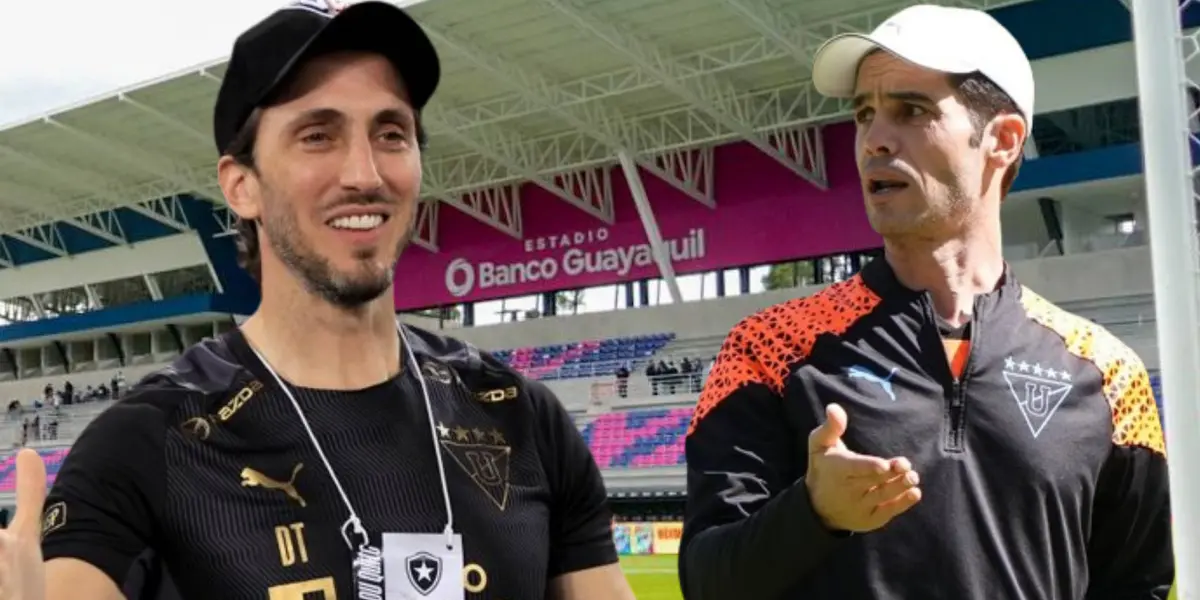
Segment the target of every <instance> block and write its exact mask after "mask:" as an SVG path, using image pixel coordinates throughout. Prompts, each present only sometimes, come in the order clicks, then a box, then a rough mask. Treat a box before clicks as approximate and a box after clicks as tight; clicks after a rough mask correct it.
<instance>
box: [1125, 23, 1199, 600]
mask: <svg viewBox="0 0 1200 600" xmlns="http://www.w3.org/2000/svg"><path fill="white" fill-rule="evenodd" d="M1130 12H1131V13H1132V18H1133V39H1134V48H1135V54H1136V57H1137V76H1138V96H1139V98H1138V102H1139V104H1140V112H1141V126H1142V152H1143V156H1144V160H1143V164H1144V165H1145V169H1144V172H1145V179H1146V208H1147V213H1148V214H1149V219H1150V224H1149V226H1148V231H1149V234H1150V235H1149V237H1150V254H1151V265H1152V269H1153V273H1154V308H1155V313H1156V315H1157V330H1158V348H1159V353H1158V354H1159V362H1160V364H1161V368H1162V395H1163V411H1164V412H1165V421H1166V438H1167V447H1168V449H1169V450H1168V452H1167V454H1168V456H1170V457H1171V458H1170V460H1168V462H1167V464H1168V468H1169V470H1170V479H1171V484H1170V485H1171V512H1172V518H1173V521H1174V523H1173V527H1174V535H1173V542H1174V549H1175V564H1176V565H1178V569H1177V570H1176V585H1177V589H1176V591H1177V593H1178V598H1179V600H1197V599H1200V477H1197V476H1196V474H1195V472H1194V471H1195V464H1196V463H1194V462H1192V461H1196V460H1200V428H1198V427H1197V423H1200V396H1198V395H1197V394H1198V393H1200V315H1198V314H1197V312H1198V306H1197V304H1198V303H1200V295H1198V294H1200V289H1198V286H1197V277H1198V276H1200V264H1198V259H1200V256H1198V249H1197V239H1196V205H1195V195H1194V194H1195V192H1194V190H1195V187H1194V186H1195V184H1194V179H1193V174H1192V159H1191V152H1190V150H1189V145H1188V134H1189V131H1188V110H1187V107H1186V105H1185V103H1184V98H1185V96H1184V90H1186V89H1187V79H1186V74H1185V71H1184V64H1183V60H1182V59H1181V57H1180V42H1181V40H1182V37H1183V32H1182V29H1181V28H1180V23H1179V6H1178V4H1177V3H1176V2H1162V1H1159V0H1149V1H1145V2H1143V1H1140V0H1139V1H1136V2H1131V3H1130ZM1188 471H1192V472H1190V473H1189V472H1188Z"/></svg>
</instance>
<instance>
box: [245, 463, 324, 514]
mask: <svg viewBox="0 0 1200 600" xmlns="http://www.w3.org/2000/svg"><path fill="white" fill-rule="evenodd" d="M303 468H304V463H297V464H296V467H295V468H293V469H292V477H291V479H288V480H287V481H277V480H275V479H271V478H270V477H267V476H266V475H263V474H262V473H260V472H258V471H255V470H254V469H251V468H250V467H246V468H244V469H242V487H261V488H263V489H267V490H278V491H281V492H283V493H285V494H287V496H288V498H291V499H292V500H295V501H296V503H297V504H299V505H300V508H304V507H305V506H308V504H307V503H306V502H304V498H302V497H301V496H300V492H297V491H296V475H299V474H300V469H303Z"/></svg>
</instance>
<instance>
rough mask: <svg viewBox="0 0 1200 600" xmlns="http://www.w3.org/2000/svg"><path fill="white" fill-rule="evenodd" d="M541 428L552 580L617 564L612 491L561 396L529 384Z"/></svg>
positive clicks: (538, 385)
mask: <svg viewBox="0 0 1200 600" xmlns="http://www.w3.org/2000/svg"><path fill="white" fill-rule="evenodd" d="M527 389H528V390H529V394H530V397H531V399H532V401H533V405H534V410H536V411H537V412H538V420H539V422H540V423H541V424H542V427H541V432H540V433H541V435H540V437H541V439H542V444H541V446H542V461H543V463H544V464H545V467H546V477H547V479H548V480H549V482H550V493H551V497H552V498H553V501H552V502H553V507H552V509H551V516H550V536H551V538H550V571H549V576H550V577H556V576H558V575H563V574H566V573H571V572H574V571H582V570H584V569H589V568H592V567H599V566H603V565H609V564H613V563H615V562H617V548H616V545H615V544H614V542H613V536H612V511H611V510H610V508H609V504H608V491H607V490H606V489H605V487H604V479H603V478H602V477H601V476H600V467H598V466H597V465H596V461H595V459H594V458H593V457H592V452H591V450H590V449H589V448H588V446H587V442H585V441H584V439H583V436H582V435H581V434H580V433H579V429H578V428H576V426H575V423H574V421H573V420H572V419H571V415H570V414H568V413H567V411H566V409H564V408H563V406H562V404H561V403H560V402H559V401H558V398H556V397H555V396H554V393H553V392H551V391H550V390H549V389H548V388H546V386H545V385H543V384H541V383H538V382H534V381H531V382H528V383H527Z"/></svg>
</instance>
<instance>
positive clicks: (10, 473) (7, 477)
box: [0, 447, 70, 494]
mask: <svg viewBox="0 0 1200 600" xmlns="http://www.w3.org/2000/svg"><path fill="white" fill-rule="evenodd" d="M69 450H70V448H63V447H59V448H38V449H37V453H38V454H40V455H42V460H43V461H44V462H45V463H46V485H47V486H49V485H53V484H54V478H55V476H57V475H58V470H59V469H60V468H62V463H63V460H64V459H66V458H67V452H68V451H69ZM16 490H17V454H16V453H15V452H14V453H12V454H9V455H8V456H6V457H4V458H3V459H0V493H4V494H11V493H13V492H15V491H16Z"/></svg>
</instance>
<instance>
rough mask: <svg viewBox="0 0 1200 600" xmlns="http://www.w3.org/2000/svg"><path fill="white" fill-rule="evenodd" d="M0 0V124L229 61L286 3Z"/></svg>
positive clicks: (272, 0) (252, 0)
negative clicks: (239, 40) (241, 40)
mask: <svg viewBox="0 0 1200 600" xmlns="http://www.w3.org/2000/svg"><path fill="white" fill-rule="evenodd" d="M0 1H2V2H3V3H4V5H5V6H4V13H5V14H4V16H3V17H0V57H4V58H3V59H0V127H3V126H5V125H9V124H12V123H14V122H18V121H24V120H27V119H30V118H33V117H37V116H41V115H42V114H45V113H48V112H53V111H54V110H55V109H58V108H62V107H65V106H68V105H72V104H77V103H80V102H83V101H86V100H88V99H91V98H94V97H96V96H101V95H104V94H106V93H109V92H113V91H115V90H117V89H118V88H122V87H128V86H131V85H134V84H137V83H141V82H144V81H147V80H151V79H157V78H159V77H162V76H164V75H168V74H171V73H174V72H176V71H180V70H183V69H186V68H188V67H192V66H195V65H198V64H201V63H205V62H208V61H210V60H215V59H223V58H226V57H227V56H228V55H229V51H230V48H231V47H232V44H233V40H234V38H235V37H237V35H238V34H239V33H240V32H242V31H243V30H245V29H246V28H248V27H249V26H250V25H253V24H254V23H255V22H256V21H258V20H259V19H261V18H262V17H264V16H266V15H267V14H269V13H270V12H271V11H272V10H274V9H276V8H278V7H280V6H283V5H284V4H286V3H287V2H286V0H206V1H203V2H190V1H185V0H101V1H96V0H0ZM399 4H405V5H407V4H413V2H412V1H411V0H410V1H405V2H399Z"/></svg>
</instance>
